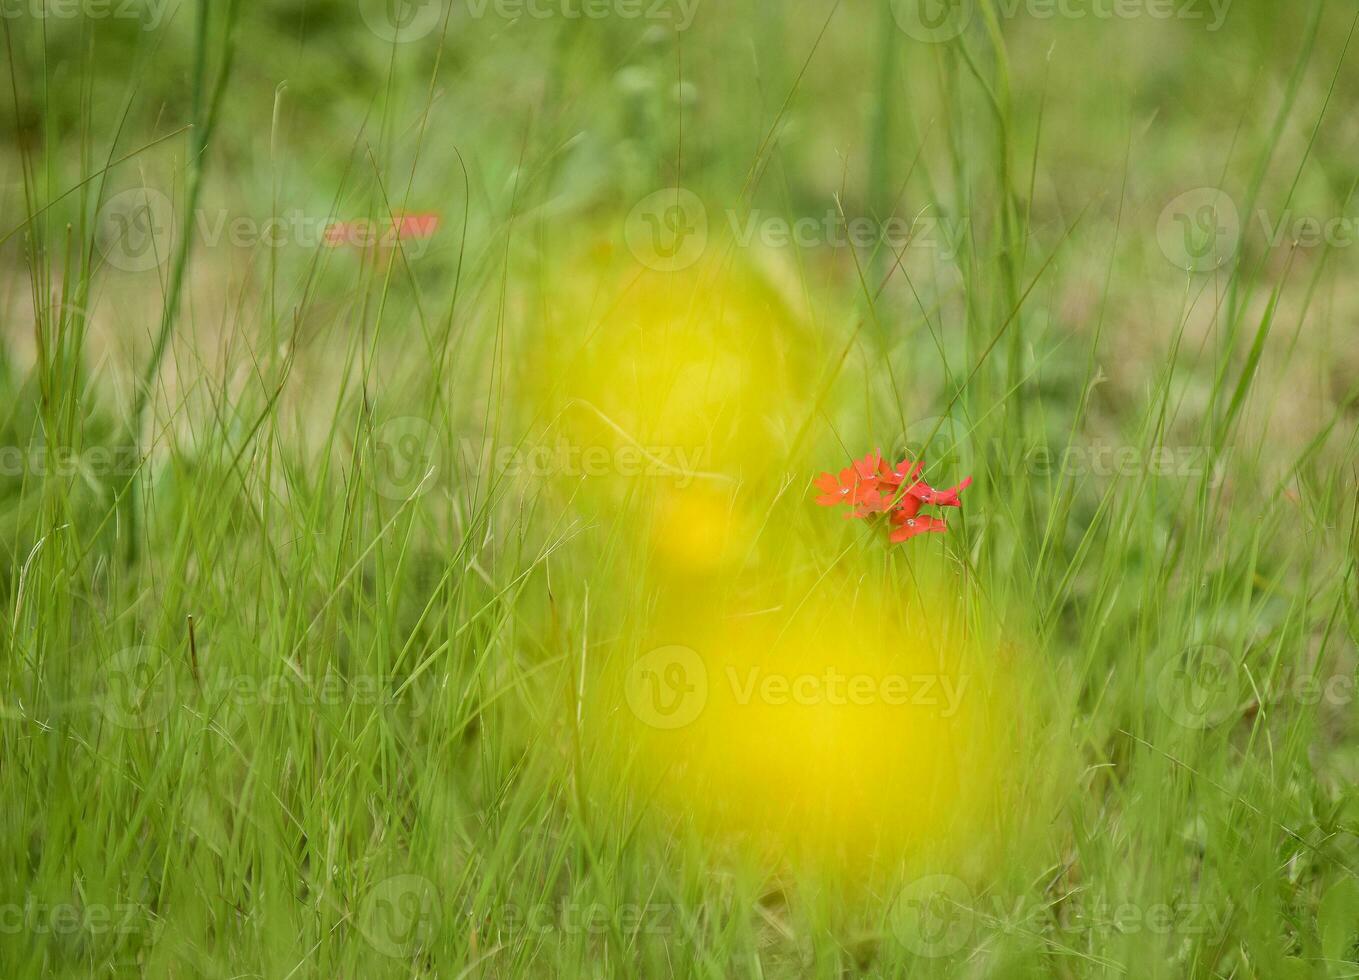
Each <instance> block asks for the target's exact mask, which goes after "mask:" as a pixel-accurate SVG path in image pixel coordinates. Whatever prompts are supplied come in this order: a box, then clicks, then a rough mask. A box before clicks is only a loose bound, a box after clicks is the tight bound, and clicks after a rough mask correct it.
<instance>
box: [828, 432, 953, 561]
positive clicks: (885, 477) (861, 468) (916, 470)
mask: <svg viewBox="0 0 1359 980" xmlns="http://www.w3.org/2000/svg"><path fill="white" fill-rule="evenodd" d="M924 466H925V464H924V462H923V461H921V460H909V459H903V460H902V461H901V462H899V463H897V464H896V465H895V466H891V465H889V464H888V462H887V460H885V459H883V457H882V453H881V452H880V451H879V452H872V453H869V454H868V455H867V456H865V457H864V458H863V459H857V460H855V461H854V462H853V463H851V464H850V465H849V466H847V467H845V468H844V469H843V470H841V471H840V473H839V475H838V476H837V475H836V474H833V473H822V474H821V475H820V476H818V477H817V478H816V480H815V481H814V484H815V486H816V488H817V489H818V490H819V491H821V493H820V496H818V497H817V498H816V502H817V503H818V504H820V505H821V506H822V507H835V506H838V505H839V504H849V506H850V511H849V513H848V514H846V515H845V516H846V517H849V518H868V517H872V516H873V515H875V514H884V513H885V514H887V515H888V521H889V523H890V525H891V531H890V533H889V535H888V538H889V540H890V541H892V543H894V544H895V543H898V542H901V541H909V540H910V539H911V538H913V537H915V536H916V535H917V534H934V533H941V532H943V531H945V530H947V527H948V526H947V525H946V524H945V523H944V522H943V521H942V520H940V519H939V518H937V517H931V516H928V515H926V516H921V515H920V508H921V507H922V506H926V505H928V506H931V507H962V500H961V498H960V496H959V495H960V494H961V493H962V492H963V491H964V490H966V489H967V488H968V487H970V486H971V485H972V477H968V478H967V479H966V480H964V481H963V482H962V483H960V484H958V485H957V486H956V487H950V488H949V489H947V490H936V489H934V487H932V486H930V485H929V484H928V483H926V482H925V481H924V480H922V479H920V472H921V470H922V469H924Z"/></svg>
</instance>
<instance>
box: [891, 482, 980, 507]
mask: <svg viewBox="0 0 1359 980" xmlns="http://www.w3.org/2000/svg"><path fill="white" fill-rule="evenodd" d="M970 486H972V477H970V476H969V477H968V478H967V479H966V480H964V481H963V482H962V483H960V484H958V485H957V486H956V487H949V488H948V489H947V490H936V489H934V488H933V487H931V486H930V485H929V484H928V483H925V482H923V481H921V482H920V483H917V484H916V485H915V486H913V487H911V488H910V489H909V490H907V491H906V492H907V493H908V494H910V495H911V496H912V497H915V498H916V499H918V500H919V501H920V502H921V503H922V504H930V505H931V506H934V507H961V506H962V505H963V502H962V501H961V500H959V499H958V494H960V493H962V492H963V491H964V490H966V489H967V488H968V487H970Z"/></svg>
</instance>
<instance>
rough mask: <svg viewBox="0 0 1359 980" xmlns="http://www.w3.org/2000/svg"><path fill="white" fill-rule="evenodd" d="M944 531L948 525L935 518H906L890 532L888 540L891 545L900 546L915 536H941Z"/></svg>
mask: <svg viewBox="0 0 1359 980" xmlns="http://www.w3.org/2000/svg"><path fill="white" fill-rule="evenodd" d="M894 523H895V522H894ZM946 530H948V525H947V524H945V523H944V522H943V521H941V520H940V519H939V518H937V517H907V518H905V519H904V520H903V521H902V522H901V524H900V526H898V527H897V528H896V529H895V530H894V531H893V532H892V534H891V538H890V540H891V542H892V543H893V544H900V543H901V542H903V541H909V540H911V538H913V537H915V536H916V535H917V534H942V533H943V532H944V531H946Z"/></svg>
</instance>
